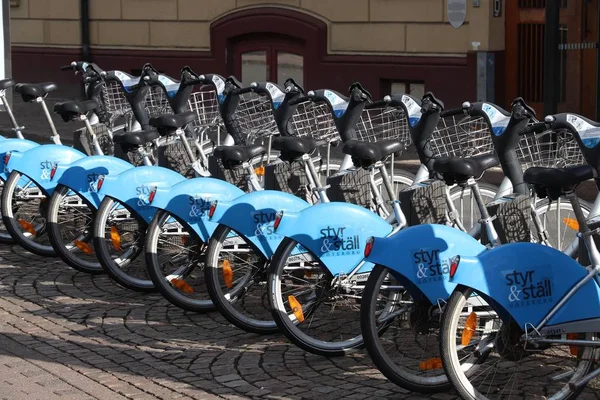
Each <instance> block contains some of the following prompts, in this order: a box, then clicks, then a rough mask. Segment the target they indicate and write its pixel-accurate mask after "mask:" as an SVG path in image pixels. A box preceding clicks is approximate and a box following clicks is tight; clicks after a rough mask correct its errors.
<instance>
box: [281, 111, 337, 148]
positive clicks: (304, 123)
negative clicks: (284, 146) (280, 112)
mask: <svg viewBox="0 0 600 400" xmlns="http://www.w3.org/2000/svg"><path fill="white" fill-rule="evenodd" d="M291 122H292V127H293V131H294V132H295V135H296V136H299V137H302V136H308V137H312V138H313V139H315V140H316V141H325V142H330V141H333V140H336V139H339V138H340V135H339V133H338V131H337V128H336V127H335V123H334V121H333V116H332V115H331V111H330V110H329V107H328V106H327V104H325V103H314V102H312V101H305V102H302V103H300V104H299V105H298V108H296V112H295V113H294V115H293V116H292V119H291Z"/></svg>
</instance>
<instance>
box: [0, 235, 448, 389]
mask: <svg viewBox="0 0 600 400" xmlns="http://www.w3.org/2000/svg"><path fill="white" fill-rule="evenodd" d="M0 388H2V389H0V399H3V398H6V399H11V400H14V399H21V398H23V399H25V398H27V399H54V398H69V399H80V398H86V399H87V398H100V399H109V398H110V399H124V398H127V399H152V398H162V399H175V398H197V399H209V398H210V399H212V398H229V399H236V398H272V399H295V398H297V399H308V398H319V399H321V400H327V399H340V398H348V399H362V398H389V397H393V398H401V399H411V398H412V399H417V398H423V396H420V395H415V394H412V393H409V392H407V391H405V390H403V389H401V388H399V387H397V386H395V385H393V384H391V383H389V382H387V381H386V380H385V379H384V377H383V376H382V375H381V374H379V372H378V371H377V370H376V369H375V368H374V367H373V365H372V364H371V362H370V360H369V358H368V356H367V354H366V353H363V352H358V353H356V354H354V355H352V356H350V357H345V358H332V359H327V358H323V357H318V356H315V355H311V354H307V353H305V352H304V351H301V350H299V349H297V348H296V347H295V346H293V345H290V344H288V342H287V340H286V339H285V338H283V337H282V336H269V337H263V336H258V335H254V334H248V333H245V332H243V331H240V330H238V329H236V328H234V327H232V326H231V325H229V324H228V323H227V322H226V321H225V320H224V319H223V318H222V317H221V316H220V315H219V314H216V313H210V314H193V313H188V312H184V311H182V310H180V309H178V308H176V307H175V306H172V305H170V304H169V303H168V302H167V301H165V300H164V299H163V298H162V297H161V296H160V295H154V294H152V295H148V294H138V293H134V292H131V291H128V290H126V289H122V288H120V287H118V286H116V285H114V284H113V283H112V282H111V281H110V280H109V278H108V277H106V276H89V275H85V274H81V273H77V272H75V271H74V270H72V269H70V268H69V267H67V266H66V265H65V264H63V263H62V262H61V261H58V260H57V259H44V258H41V257H37V256H33V255H30V254H28V253H26V252H24V251H23V250H21V249H20V248H18V247H16V246H15V247H12V246H2V247H0ZM452 397H453V396H449V395H447V394H437V395H433V396H432V398H439V399H444V398H452Z"/></svg>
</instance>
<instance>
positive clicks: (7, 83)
mask: <svg viewBox="0 0 600 400" xmlns="http://www.w3.org/2000/svg"><path fill="white" fill-rule="evenodd" d="M16 83H17V82H15V81H14V79H2V80H1V81H0V90H4V89H8V88H9V87H12V86H15V85H16Z"/></svg>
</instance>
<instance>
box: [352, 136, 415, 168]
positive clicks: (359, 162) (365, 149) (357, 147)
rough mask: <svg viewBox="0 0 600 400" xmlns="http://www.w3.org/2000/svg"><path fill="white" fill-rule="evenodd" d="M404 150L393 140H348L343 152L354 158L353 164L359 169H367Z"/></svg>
mask: <svg viewBox="0 0 600 400" xmlns="http://www.w3.org/2000/svg"><path fill="white" fill-rule="evenodd" d="M402 150H404V146H402V144H401V143H400V142H399V141H397V140H393V139H389V140H380V141H378V142H363V141H360V140H354V139H353V140H348V141H347V142H345V143H344V147H343V148H342V151H343V152H344V153H345V154H348V155H349V156H351V157H352V162H353V163H354V165H355V166H357V167H363V168H367V167H369V166H371V165H373V164H375V163H376V162H377V161H381V160H383V159H385V158H386V157H387V156H389V155H390V154H393V153H397V152H399V151H402Z"/></svg>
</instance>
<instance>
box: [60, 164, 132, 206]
mask: <svg viewBox="0 0 600 400" xmlns="http://www.w3.org/2000/svg"><path fill="white" fill-rule="evenodd" d="M130 168H133V165H132V164H130V163H128V162H127V161H123V160H121V159H119V158H116V157H108V156H90V157H85V158H81V159H79V160H77V161H75V162H74V163H72V164H70V165H69V166H68V168H67V170H66V171H65V172H64V173H63V174H62V176H61V177H60V179H59V180H58V183H59V184H61V185H64V186H66V187H68V188H69V189H71V190H73V191H74V192H77V193H78V194H79V195H81V196H82V197H84V198H85V199H87V200H88V201H89V202H90V204H91V205H92V206H94V207H95V208H96V209H98V207H99V206H100V203H101V202H102V199H103V198H104V196H103V195H102V194H100V193H98V190H97V185H98V179H99V178H102V179H104V177H105V176H107V175H118V174H120V173H121V172H123V171H125V170H128V169H130Z"/></svg>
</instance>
